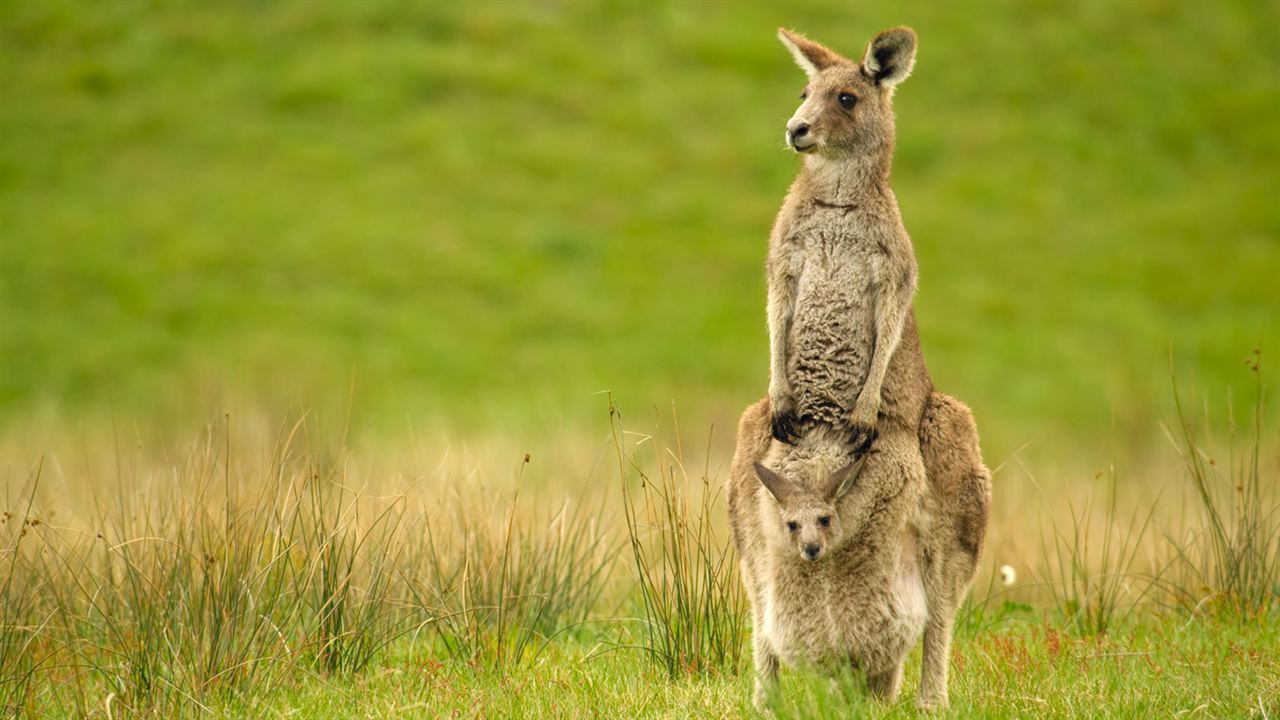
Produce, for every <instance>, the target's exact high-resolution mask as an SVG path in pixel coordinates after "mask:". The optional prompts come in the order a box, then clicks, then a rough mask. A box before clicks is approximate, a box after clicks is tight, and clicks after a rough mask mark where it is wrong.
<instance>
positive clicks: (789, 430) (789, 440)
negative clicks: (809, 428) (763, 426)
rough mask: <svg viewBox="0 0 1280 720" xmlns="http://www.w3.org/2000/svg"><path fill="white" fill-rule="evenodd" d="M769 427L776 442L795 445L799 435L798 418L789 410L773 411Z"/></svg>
mask: <svg viewBox="0 0 1280 720" xmlns="http://www.w3.org/2000/svg"><path fill="white" fill-rule="evenodd" d="M770 429H771V430H772V432H773V437H774V439H775V440H777V441H778V442H782V443H786V444H787V445H795V444H796V442H795V441H796V440H797V439H798V438H799V437H800V419H799V418H797V417H796V415H795V413H794V412H791V411H789V410H784V411H781V412H775V413H774V414H773V417H772V418H771V420H770Z"/></svg>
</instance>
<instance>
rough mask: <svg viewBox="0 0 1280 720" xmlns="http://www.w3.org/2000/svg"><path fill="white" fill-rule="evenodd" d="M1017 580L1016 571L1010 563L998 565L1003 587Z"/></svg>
mask: <svg viewBox="0 0 1280 720" xmlns="http://www.w3.org/2000/svg"><path fill="white" fill-rule="evenodd" d="M1016 582H1018V571H1017V570H1014V569H1013V566H1012V565H1001V566H1000V584H1001V585H1004V586H1005V587H1009V586H1010V585H1012V584H1014V583H1016Z"/></svg>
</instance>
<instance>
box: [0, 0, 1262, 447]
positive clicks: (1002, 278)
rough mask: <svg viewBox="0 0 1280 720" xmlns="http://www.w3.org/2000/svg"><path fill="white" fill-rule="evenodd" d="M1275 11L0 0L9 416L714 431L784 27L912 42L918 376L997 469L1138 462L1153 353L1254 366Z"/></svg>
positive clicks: (774, 138)
mask: <svg viewBox="0 0 1280 720" xmlns="http://www.w3.org/2000/svg"><path fill="white" fill-rule="evenodd" d="M1278 7H1280V6H1277V5H1276V4H1275V3H1265V2H1264V3H1255V2H1223V3H1211V4H1206V3H1196V2H1168V3H1147V2H1141V3H1139V2H1130V3H1086V4H1083V5H1080V4H1063V5H1050V4H1032V5H1028V4H1025V3H1017V2H995V3H983V4H974V3H934V2H916V3H907V4H901V3H860V4H858V5H856V6H855V5H842V4H832V3H795V4H787V5H785V6H777V5H774V4H763V3H762V4H752V5H743V4H739V3H734V4H712V3H696V4H695V3H688V4H685V3H674V2H657V3H643V4H634V3H603V4H590V3H563V4H558V3H519V4H518V3H506V2H493V3H420V4H410V3H365V2H337V3H323V4H322V3H312V2H283V3H272V4H269V5H267V6H262V5H259V4H255V3H247V2H244V3H239V2H233V3H217V4H209V3H163V4H149V3H141V2H138V3H132V2H130V3H113V4H111V5H109V6H104V5H101V4H96V3H88V2H72V1H67V2H41V3H16V2H12V3H4V4H3V5H2V6H0V85H3V87H4V88H5V102H3V103H0V234H2V237H0V407H3V408H4V411H3V413H4V415H6V416H7V417H9V418H10V419H13V418H18V417H21V416H22V414H23V413H24V412H25V410H26V409H28V408H30V407H32V406H33V404H39V403H43V402H52V403H53V404H55V405H58V406H61V407H66V408H70V411H71V412H73V413H77V412H81V411H83V410H85V409H86V408H88V409H101V408H105V407H108V406H111V407H114V408H116V410H117V412H122V413H124V414H126V415H127V416H129V417H134V416H141V417H143V418H147V417H153V416H155V415H157V414H160V415H163V414H165V413H170V414H172V413H178V414H182V415H190V414H191V410H190V405H191V401H192V399H193V398H195V399H197V400H199V401H200V404H202V405H207V404H211V403H216V402H220V401H221V400H222V399H223V398H222V393H223V392H224V391H227V390H228V389H230V390H231V391H233V392H235V393H243V396H244V397H249V398H252V399H253V403H256V404H261V405H263V406H265V407H267V408H268V409H269V410H272V411H274V410H276V409H278V408H280V407H283V406H284V405H285V404H286V403H287V402H288V401H289V400H291V399H293V398H295V397H299V396H300V397H302V398H304V399H305V400H306V402H307V404H308V405H309V406H312V407H327V406H328V405H329V404H339V403H340V402H342V401H345V399H346V398H347V397H348V396H349V394H351V393H352V386H353V384H354V388H355V389H354V395H355V397H356V398H357V407H356V415H357V417H358V418H360V419H364V420H368V419H370V418H376V419H377V420H379V421H380V422H381V423H382V425H383V426H385V425H387V424H391V423H394V422H399V419H400V418H402V417H404V416H406V415H408V416H412V417H415V418H417V419H418V420H423V419H440V418H445V419H448V420H450V421H454V422H459V423H470V422H472V421H476V420H485V421H491V422H495V423H515V424H520V423H522V422H524V423H527V422H529V421H530V420H538V419H541V418H545V417H548V416H551V417H557V418H558V417H569V418H573V419H582V418H584V417H598V414H592V413H598V412H599V411H600V410H601V409H602V407H603V402H602V401H601V400H600V399H599V397H598V396H596V395H594V394H593V393H594V392H596V391H598V390H602V389H611V390H613V391H615V393H616V394H617V396H618V397H619V399H620V401H621V402H622V403H623V404H624V405H625V406H628V407H644V406H646V405H648V404H649V403H657V404H661V405H665V404H666V403H667V402H669V401H670V400H671V399H672V398H677V399H679V401H680V402H681V405H682V407H684V408H685V409H686V413H687V414H689V415H690V416H691V417H695V416H696V417H697V418H705V419H708V420H715V421H717V422H719V423H721V424H724V422H725V420H726V419H727V418H730V417H731V416H732V415H733V413H734V412H736V410H737V409H738V408H740V407H742V406H743V405H745V404H746V403H747V402H748V401H750V400H751V399H753V398H755V397H757V396H758V395H759V394H761V393H762V392H763V389H764V385H765V380H766V342H765V334H764V322H763V303H764V288H763V284H764V283H763V277H762V269H761V267H762V260H763V256H764V244H765V239H766V237H767V234H768V229H769V225H770V222H771V220H772V217H773V214H774V212H775V211H776V208H777V207H778V205H779V203H780V201H781V199H782V195H783V193H784V192H785V190H786V186H787V184H788V182H789V180H790V178H791V177H792V175H793V173H794V170H795V166H796V160H795V158H793V157H791V156H789V155H787V154H786V153H785V152H783V151H782V150H781V149H780V141H779V136H780V128H781V127H782V124H783V121H784V120H785V119H786V118H787V117H788V116H789V115H790V113H791V111H792V108H793V105H794V104H795V95H796V93H797V91H798V88H799V87H800V85H801V84H802V78H801V76H800V73H799V71H798V70H797V69H796V68H794V67H793V66H792V65H791V62H790V59H789V58H788V57H787V55H786V53H785V52H784V51H783V50H782V48H781V47H780V46H779V45H778V43H777V41H776V40H775V39H774V37H773V33H774V28H775V27H776V26H778V25H788V26H792V27H795V28H799V29H801V30H803V31H807V32H809V33H811V34H812V35H814V36H815V37H817V38H819V39H821V40H823V41H826V42H828V43H830V44H831V45H833V46H834V47H837V48H839V49H841V50H844V51H846V52H849V53H856V52H857V51H858V50H859V49H860V48H861V47H862V46H863V44H864V43H865V42H866V40H867V38H869V37H870V35H871V34H873V33H874V32H875V31H877V30H879V29H882V28H883V27H886V26H889V25H892V24H899V23H905V24H910V25H913V26H914V27H915V28H916V29H917V30H918V31H919V34H920V55H919V62H918V64H917V67H916V72H915V75H914V76H913V77H912V78H911V79H910V81H909V82H907V83H906V84H905V85H903V86H902V87H901V88H900V90H899V92H898V97H897V108H898V117H899V127H900V132H899V149H898V157H897V162H896V166H895V172H894V186H895V189H896V190H897V192H898V194H899V198H900V200H901V204H902V207H903V211H904V214H905V219H906V223H907V226H908V228H909V230H910V231H911V232H912V234H913V239H914V241H915V245H916V249H917V252H918V254H919V256H920V262H921V268H922V275H921V277H922V281H921V291H920V295H919V300H918V307H919V312H920V317H921V324H922V330H923V334H924V343H925V346H926V351H927V353H928V355H929V359H930V361H931V366H932V369H933V371H934V374H935V375H936V377H937V379H938V381H939V385H940V386H941V387H943V388H945V389H947V390H948V391H952V392H954V393H956V394H957V395H959V396H960V397H963V398H965V399H966V400H967V401H970V402H971V403H972V404H973V405H974V406H975V409H976V411H977V414H978V418H979V420H980V424H981V427H982V428H983V431H984V435H985V437H986V438H987V442H988V445H989V446H990V448H989V453H992V454H994V455H996V456H999V457H1003V456H1005V455H1006V454H1007V453H1008V452H1010V451H1012V450H1013V449H1014V448H1017V447H1019V446H1021V445H1022V444H1023V443H1024V442H1027V441H1029V440H1030V441H1032V443H1033V450H1034V449H1035V448H1037V447H1039V446H1040V445H1042V444H1045V445H1047V444H1051V442H1050V439H1051V438H1055V436H1056V434H1057V433H1060V432H1067V433H1069V434H1074V435H1076V436H1077V437H1079V436H1084V437H1087V438H1089V439H1090V440H1093V439H1096V438H1097V436H1098V435H1099V434H1100V433H1101V432H1102V430H1101V429H1102V428H1108V427H1110V428H1115V430H1116V432H1118V433H1120V434H1121V436H1122V437H1124V438H1128V437H1129V436H1131V435H1137V436H1140V437H1147V436H1150V435H1151V434H1152V429H1153V427H1154V422H1153V417H1154V416H1155V415H1156V410H1157V408H1160V407H1167V405H1162V403H1166V398H1167V385H1166V383H1165V382H1164V376H1163V373H1158V372H1152V369H1153V368H1163V367H1166V366H1167V364H1168V354H1169V350H1170V348H1172V350H1173V354H1174V357H1175V361H1176V364H1177V366H1178V368H1179V371H1180V373H1181V374H1182V375H1183V376H1184V377H1186V378H1187V379H1188V380H1189V381H1190V382H1191V383H1192V384H1193V385H1196V386H1201V387H1215V388H1216V387H1225V386H1226V385H1227V384H1229V383H1230V382H1232V381H1234V377H1235V376H1234V375H1233V372H1234V370H1235V369H1236V368H1237V367H1238V366H1239V364H1240V360H1241V359H1242V358H1243V357H1244V355H1245V354H1246V353H1247V352H1248V350H1249V348H1251V347H1253V345H1254V344H1255V343H1256V342H1257V340H1258V338H1259V337H1260V336H1261V337H1263V338H1264V339H1267V338H1272V337H1274V336H1275V332H1276V329H1277V327H1276V324H1275V323H1276V318H1278V317H1280V294H1277V293H1276V292H1274V287H1273V285H1274V276H1275V274H1276V272H1277V270H1278V269H1280V241H1278V238H1280V205H1277V203H1276V202H1275V201H1274V197H1273V196H1274V189H1275V188H1276V187H1280V135H1278V134H1277V133H1275V131H1274V128H1275V127H1277V126H1280V102H1277V93H1276V86H1275V82H1274V79H1275V77H1276V75H1277V73H1278V72H1280V56H1278V55H1277V52H1276V50H1275V48H1276V47H1280V30H1277V28H1280V11H1278V10H1277V8H1278ZM197 415H199V416H202V415H203V411H199V412H198V413H197ZM387 418H391V419H392V420H388V419H387ZM1059 442H1060V440H1059V439H1054V440H1053V441H1052V444H1053V445H1055V447H1056V446H1057V444H1058V443H1059Z"/></svg>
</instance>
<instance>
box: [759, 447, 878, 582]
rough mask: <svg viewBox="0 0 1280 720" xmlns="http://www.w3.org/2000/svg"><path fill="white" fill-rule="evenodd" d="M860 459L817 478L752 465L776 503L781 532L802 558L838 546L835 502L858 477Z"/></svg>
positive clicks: (840, 537)
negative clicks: (782, 472)
mask: <svg viewBox="0 0 1280 720" xmlns="http://www.w3.org/2000/svg"><path fill="white" fill-rule="evenodd" d="M861 464H862V459H859V460H856V461H854V462H851V463H849V464H848V465H845V466H844V467H842V468H840V469H838V470H836V471H835V472H832V473H822V474H821V476H820V477H815V478H805V479H804V480H800V479H790V478H787V477H784V476H783V475H781V474H779V473H776V472H774V471H772V470H770V469H769V468H767V467H765V466H764V465H763V464H761V463H756V464H755V469H756V476H757V477H759V478H760V482H761V483H763V484H764V486H765V488H766V489H767V490H768V491H769V494H770V495H772V496H773V499H774V500H776V501H777V504H778V516H777V517H778V523H779V530H780V532H782V533H784V537H786V538H788V540H789V541H790V543H791V544H792V545H794V546H795V549H796V550H797V551H798V552H799V553H800V557H802V558H804V559H805V560H817V559H818V558H820V557H822V556H823V554H824V553H825V552H827V551H829V550H831V549H833V548H836V547H838V546H839V545H840V542H841V541H842V540H843V539H844V531H843V529H842V528H841V526H840V515H839V513H837V512H836V501H837V500H839V499H840V497H841V496H843V495H844V494H845V493H846V492H848V490H849V488H850V487H852V485H853V483H852V482H851V481H852V480H853V479H854V477H856V476H857V474H858V473H857V471H858V470H859V468H860V466H861Z"/></svg>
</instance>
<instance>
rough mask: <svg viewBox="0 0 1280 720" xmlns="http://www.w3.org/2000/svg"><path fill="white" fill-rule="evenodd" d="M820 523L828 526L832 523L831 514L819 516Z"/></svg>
mask: <svg viewBox="0 0 1280 720" xmlns="http://www.w3.org/2000/svg"><path fill="white" fill-rule="evenodd" d="M818 524H819V525H821V526H822V527H826V526H828V525H830V524H831V518H830V516H827V515H823V516H822V517H820V518H818Z"/></svg>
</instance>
